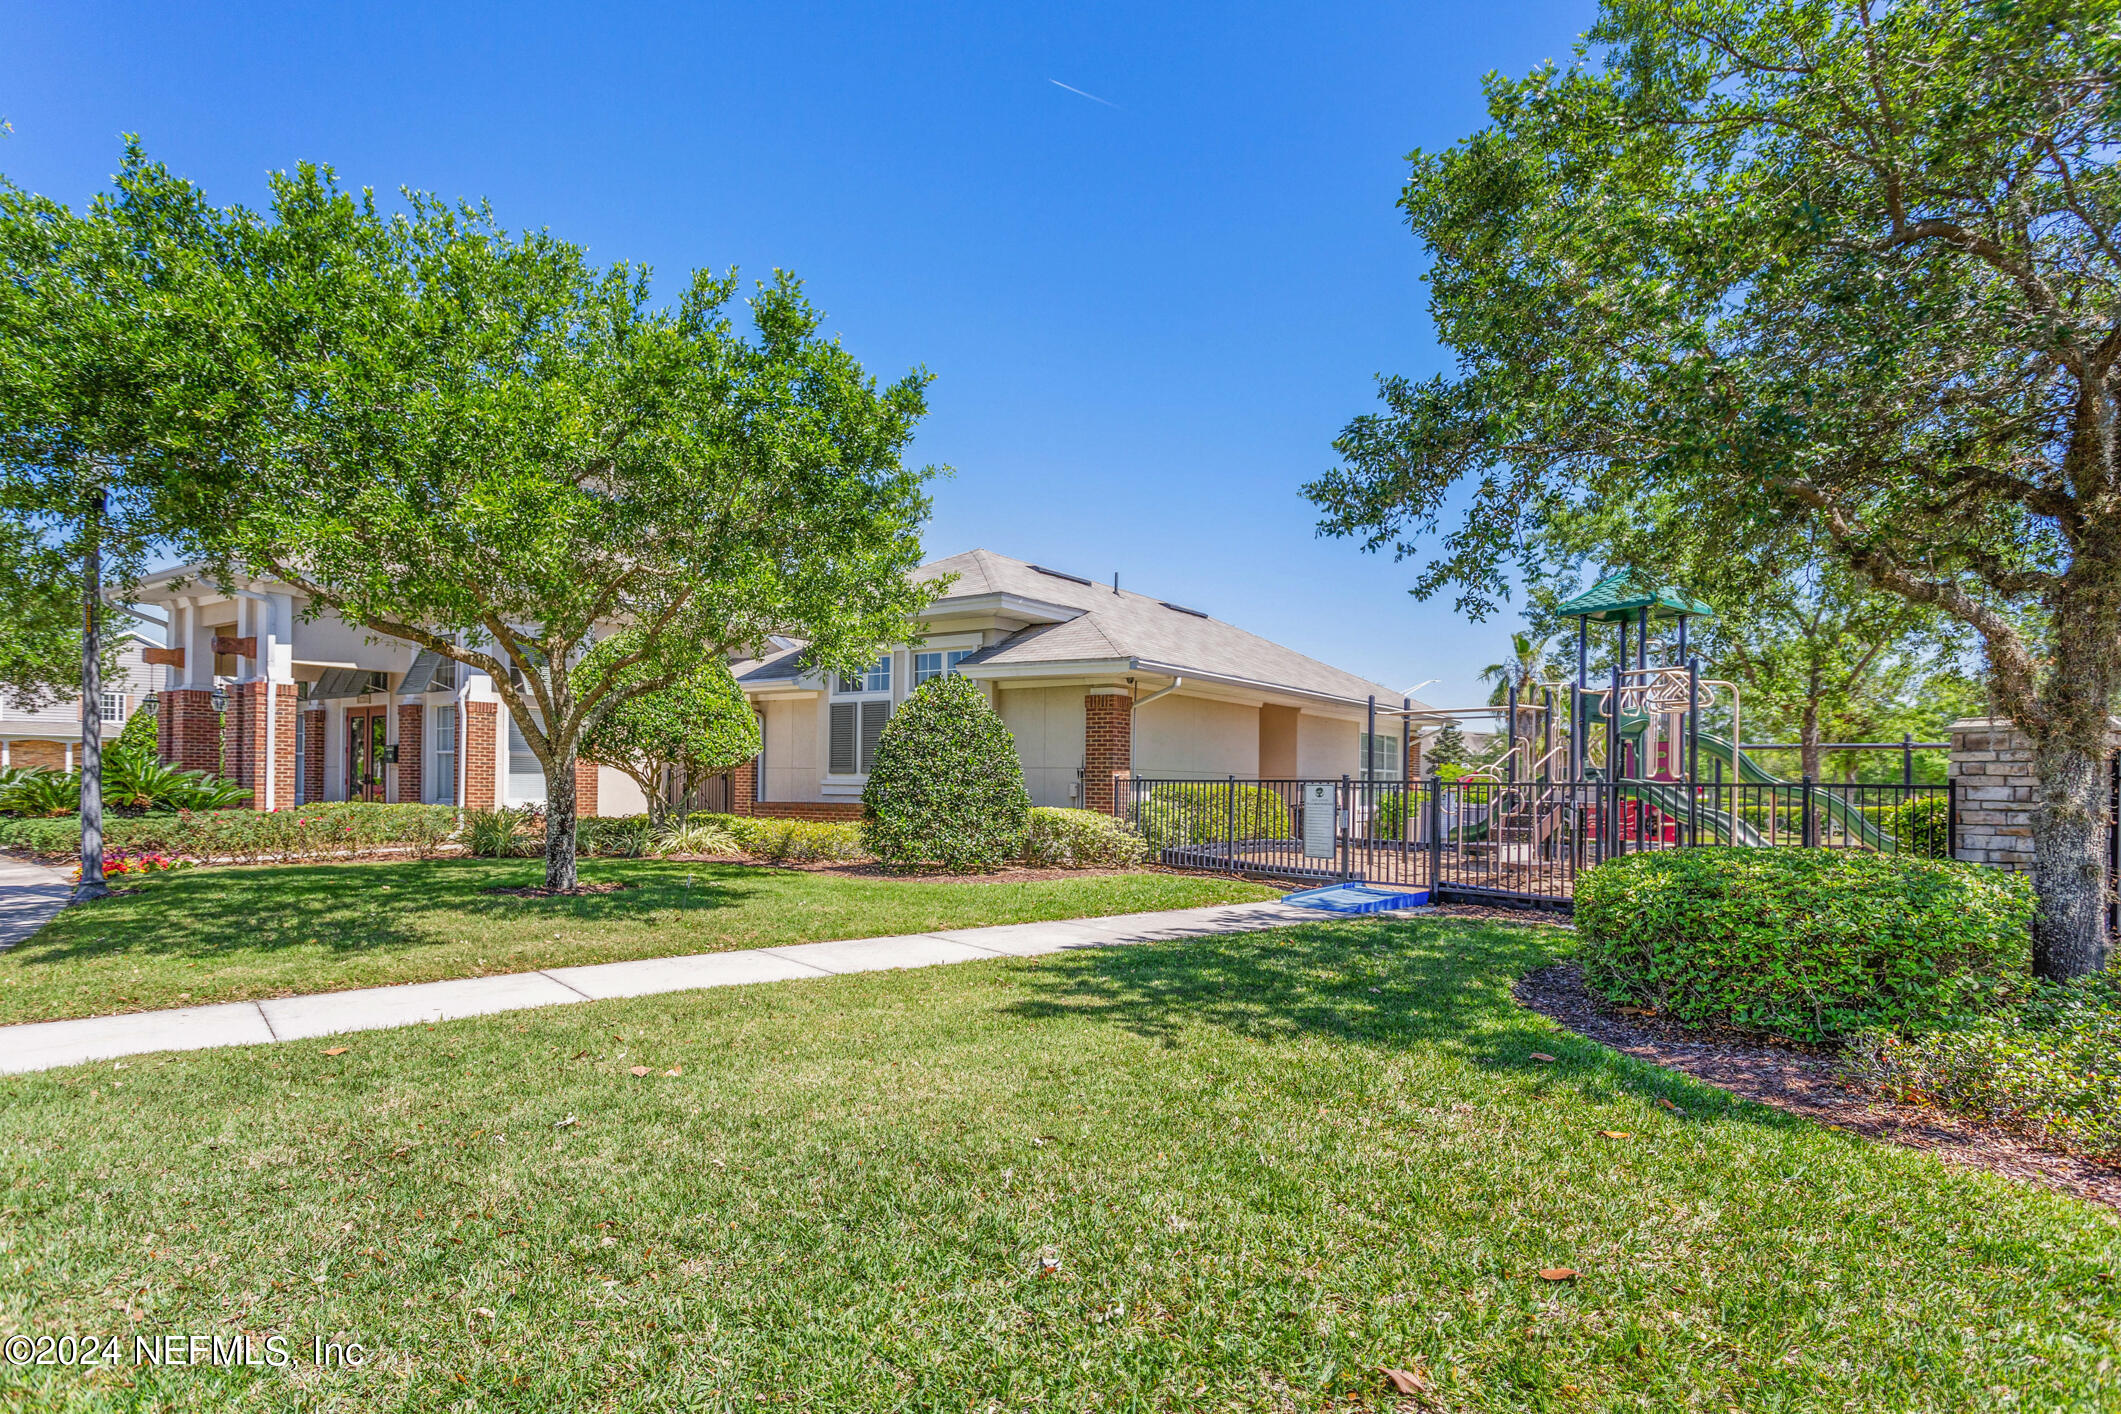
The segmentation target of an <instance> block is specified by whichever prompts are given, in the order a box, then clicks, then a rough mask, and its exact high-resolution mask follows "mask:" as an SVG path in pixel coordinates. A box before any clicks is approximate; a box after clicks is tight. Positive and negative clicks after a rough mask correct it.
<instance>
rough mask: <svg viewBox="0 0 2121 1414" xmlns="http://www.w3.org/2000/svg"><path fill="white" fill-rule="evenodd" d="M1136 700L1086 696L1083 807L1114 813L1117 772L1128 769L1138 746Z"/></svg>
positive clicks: (1103, 694)
mask: <svg viewBox="0 0 2121 1414" xmlns="http://www.w3.org/2000/svg"><path fill="white" fill-rule="evenodd" d="M1133 707H1134V700H1133V698H1131V697H1126V696H1121V695H1119V694H1117V693H1110V692H1093V693H1091V694H1089V695H1088V696H1086V697H1084V698H1083V808H1084V809H1086V810H1101V811H1103V812H1104V813H1105V814H1107V815H1110V814H1111V813H1112V812H1113V810H1114V809H1115V808H1116V802H1115V801H1114V799H1113V793H1112V776H1113V773H1114V772H1118V771H1124V770H1126V769H1128V763H1129V761H1130V759H1131V758H1132V756H1133V745H1134V712H1133Z"/></svg>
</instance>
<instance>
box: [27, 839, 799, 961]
mask: <svg viewBox="0 0 2121 1414" xmlns="http://www.w3.org/2000/svg"><path fill="white" fill-rule="evenodd" d="M582 876H583V878H584V879H586V880H592V881H593V880H597V879H624V880H626V881H627V882H629V883H632V884H634V885H636V886H637V887H634V888H630V889H622V890H619V891H617V892H615V893H607V894H583V895H575V896H568V897H561V898H525V897H519V896H509V895H497V894H491V893H488V892H486V890H488V889H492V888H495V887H526V886H532V885H536V884H539V883H541V882H543V879H544V863H543V861H542V860H538V859H508V860H493V859H463V858H457V859H435V860H426V861H421V862H403V861H395V862H391V863H387V864H369V863H362V862H347V863H338V864H282V865H264V866H258V867H251V868H217V869H198V870H185V871H182V872H179V873H175V874H170V875H165V876H162V877H159V878H154V879H149V880H146V881H144V882H142V883H141V884H139V885H138V886H136V887H135V888H134V889H133V890H132V891H130V892H127V893H123V894H119V895H116V896H114V897H112V898H109V899H105V900H101V901H99V902H96V903H92V904H88V905H84V906H79V907H75V908H70V909H67V910H66V911H65V912H63V913H61V914H60V915H59V916H58V917H57V918H56V919H54V920H53V921H52V922H51V923H50V924H49V925H47V926H46V927H45V928H44V929H42V930H41V931H40V932H38V933H37V934H36V935H34V936H33V937H30V938H28V939H25V940H24V941H22V942H20V943H18V944H16V945H15V946H14V947H13V948H11V949H10V950H9V960H10V961H11V962H17V963H20V964H22V965H25V966H41V965H49V964H64V963H70V962H78V961H81V960H84V959H91V958H103V957H109V956H112V955H118V954H125V955H134V956H154V957H176V958H195V959H200V960H205V959H210V958H212V957H215V956H217V955H220V954H224V953H227V952H231V951H241V952H244V953H250V954H256V953H260V952H264V953H271V952H274V951H277V950H279V949H283V948H293V947H303V948H318V947H322V948H326V949H328V950H330V951H331V952H333V953H337V954H356V953H363V952H370V951H374V950H378V949H390V950H405V949H413V948H420V947H428V946H443V945H447V944H450V943H452V942H454V941H456V938H455V936H454V935H453V932H452V928H450V927H443V926H441V925H442V924H443V923H444V922H445V920H446V921H447V922H448V923H449V924H451V925H456V924H470V925H473V926H480V925H488V926H491V925H499V926H503V927H505V926H508V925H509V924H511V923H515V922H519V921H521V922H528V921H530V920H533V919H535V920H536V921H537V922H538V923H539V924H547V923H570V924H628V923H631V924H636V925H639V926H644V927H645V926H649V925H651V924H654V923H658V922H661V921H664V920H665V919H667V918H669V917H671V916H673V915H679V914H683V915H695V914H699V913H701V912H704V911H715V910H721V909H728V908H738V907H741V906H743V905H744V904H745V903H746V902H747V901H748V900H750V899H751V898H752V897H753V896H755V895H757V894H758V893H760V892H762V890H761V889H760V887H759V880H758V877H757V871H755V870H747V869H743V868H741V867H739V866H735V865H723V864H705V863H676V864H666V863H663V862H662V861H659V860H639V859H597V860H585V861H583V863H582ZM688 881H689V882H688Z"/></svg>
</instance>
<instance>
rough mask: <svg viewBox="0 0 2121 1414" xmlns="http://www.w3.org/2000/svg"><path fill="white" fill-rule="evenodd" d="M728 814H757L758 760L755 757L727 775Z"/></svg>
mask: <svg viewBox="0 0 2121 1414" xmlns="http://www.w3.org/2000/svg"><path fill="white" fill-rule="evenodd" d="M729 813H730V814H732V815H756V814H758V813H759V758H758V757H756V756H754V757H752V758H751V759H750V760H749V761H746V762H745V763H744V764H743V765H741V766H739V767H737V768H736V769H735V770H734V771H731V772H730V773H729Z"/></svg>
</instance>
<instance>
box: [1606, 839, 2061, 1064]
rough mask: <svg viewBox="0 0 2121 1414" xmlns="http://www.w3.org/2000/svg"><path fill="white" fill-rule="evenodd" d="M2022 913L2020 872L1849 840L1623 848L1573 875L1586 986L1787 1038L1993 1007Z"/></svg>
mask: <svg viewBox="0 0 2121 1414" xmlns="http://www.w3.org/2000/svg"><path fill="white" fill-rule="evenodd" d="M2032 916H2033V897H2032V890H2031V889H2030V887H2028V885H2027V882H2026V880H2025V878H2024V877H2023V876H2021V875H2018V874H2013V873H2008V872H2006V871H2004V870H2000V869H1990V868H1988V867H1986V866H1984V865H1978V864H1959V863H1954V862H1952V861H1950V860H1934V859H1921V858H1916V857H1913V856H1910V855H1895V854H1871V853H1868V852H1864V851H1858V850H1833V849H1787V848H1782V849H1685V850H1670V851H1659V852H1652V853H1644V854H1632V855H1623V856H1622V857H1620V858H1618V859H1614V860H1610V861H1608V862H1606V863H1604V864H1601V865H1599V866H1598V867H1597V868H1595V869H1592V870H1590V871H1589V872H1587V873H1586V874H1584V875H1583V876H1582V878H1580V879H1579V880H1578V881H1577V884H1576V928H1577V932H1578V934H1579V936H1580V937H1581V939H1582V954H1583V966H1584V980H1585V981H1586V982H1587V983H1588V984H1589V986H1590V987H1591V989H1592V990H1593V991H1595V992H1598V993H1599V994H1601V995H1603V996H1604V997H1606V998H1607V999H1608V1000H1610V1001H1615V1002H1626V1003H1630V1004H1633V1005H1636V1006H1647V1007H1653V1008H1655V1009H1656V1010H1658V1011H1659V1012H1662V1013H1664V1014H1665V1015H1668V1016H1670V1017H1672V1018H1673V1019H1674V1020H1678V1021H1683V1022H1689V1023H1693V1024H1697V1025H1702V1024H1706V1025H1721V1026H1737V1027H1744V1028H1747V1029H1749V1030H1757V1031H1767V1032H1773V1033H1775V1034H1777V1035H1781V1036H1787V1037H1790V1038H1791V1039H1793V1040H1799V1041H1828V1040H1832V1039H1834V1038H1836V1037H1839V1036H1843V1035H1847V1034H1849V1033H1851V1032H1856V1031H1861V1030H1865V1029H1868V1028H1873V1027H1881V1026H1882V1027H1890V1028H1893V1029H1896V1030H1897V1029H1904V1028H1907V1027H1910V1026H1919V1025H1924V1024H1928V1023H1933V1022H1936V1021H1940V1020H1943V1019H1945V1018H1947V1017H1953V1016H1964V1015H1968V1014H1972V1013H1977V1012H1980V1011H1984V1010H1987V1009H1989V1008H1991V1007H1993V1006H1994V1005H1996V1004H1997V1003H1998V1002H1999V1001H2001V1000H2003V999H2004V998H2005V997H2006V996H2007V995H2009V993H2010V992H2011V991H2013V990H2014V989H2015V988H2017V987H2019V986H2021V985H2023V983H2024V980H2025V977H2026V972H2027V967H2028V964H2029V961H2030V954H2031V943H2030V940H2029V934H2028V932H2027V929H2028V928H2029V927H2030V925H2031V923H2032Z"/></svg>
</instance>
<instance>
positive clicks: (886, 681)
mask: <svg viewBox="0 0 2121 1414" xmlns="http://www.w3.org/2000/svg"><path fill="white" fill-rule="evenodd" d="M839 690H840V696H842V697H856V696H860V695H863V694H865V693H872V692H889V691H891V655H890V654H889V653H886V654H885V655H884V656H883V657H881V658H879V659H877V660H876V661H875V662H874V663H871V664H870V665H869V666H868V667H867V668H865V669H864V670H862V671H861V672H858V673H841V674H840V689H839Z"/></svg>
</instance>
